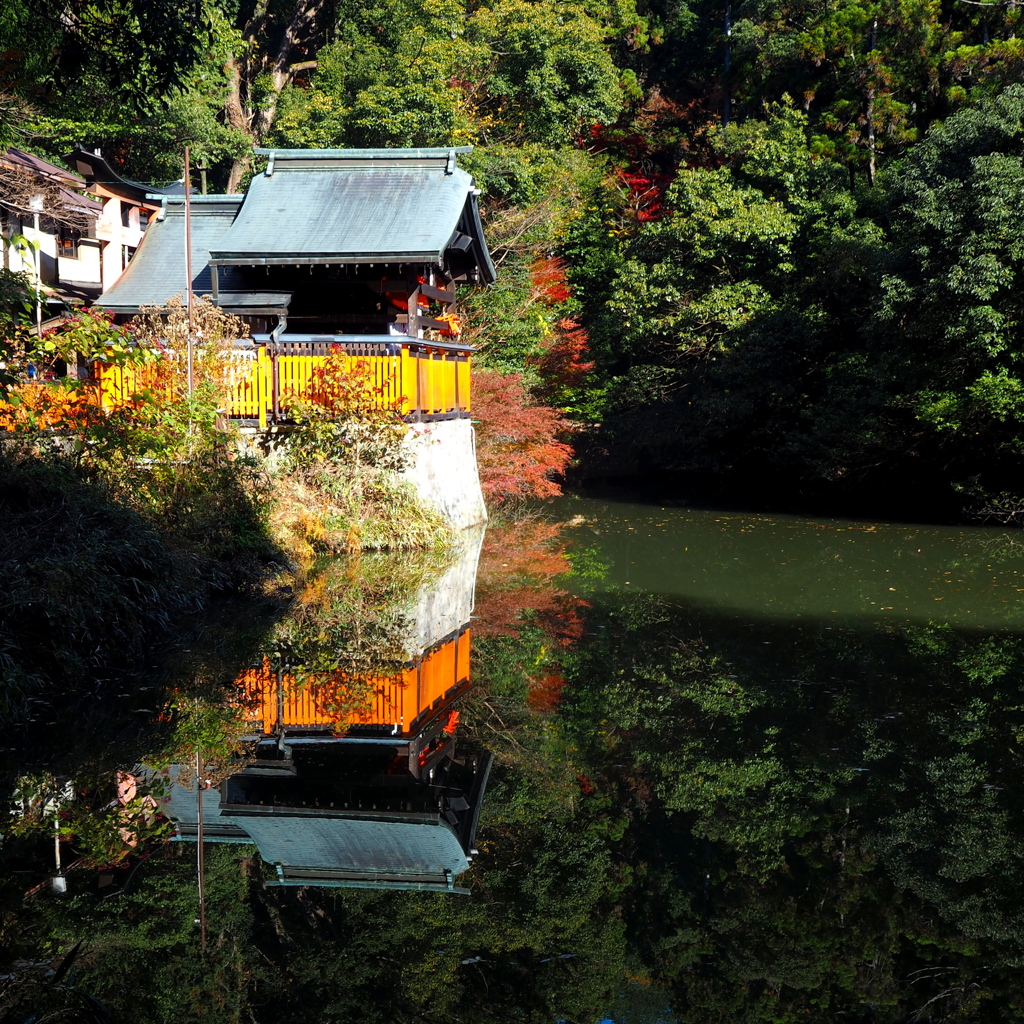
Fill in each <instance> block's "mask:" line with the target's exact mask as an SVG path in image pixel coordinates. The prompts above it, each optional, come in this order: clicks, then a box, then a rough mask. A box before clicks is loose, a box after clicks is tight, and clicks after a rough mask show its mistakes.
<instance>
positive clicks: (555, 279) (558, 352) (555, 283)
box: [530, 256, 594, 405]
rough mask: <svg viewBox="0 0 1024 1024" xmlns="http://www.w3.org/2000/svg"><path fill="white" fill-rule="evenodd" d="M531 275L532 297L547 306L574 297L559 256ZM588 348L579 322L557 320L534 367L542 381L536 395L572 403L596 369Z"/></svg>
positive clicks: (543, 262) (535, 267) (547, 259)
mask: <svg viewBox="0 0 1024 1024" xmlns="http://www.w3.org/2000/svg"><path fill="white" fill-rule="evenodd" d="M530 276H531V280H532V282H533V294H534V296H535V298H536V300H537V301H538V302H540V303H543V304H544V305H545V306H559V305H561V304H562V303H563V302H566V301H567V300H568V299H570V298H572V286H571V285H570V284H569V279H568V276H567V274H566V266H565V260H563V259H561V258H560V257H558V256H542V257H540V258H539V259H537V260H536V261H535V262H534V264H533V266H532V267H531V268H530ZM589 345H590V338H589V336H588V335H587V330H586V328H585V327H583V325H582V324H581V323H580V322H579V321H578V320H576V319H574V318H573V317H570V316H563V317H561V318H560V319H558V320H556V321H555V323H554V330H553V331H552V335H551V340H550V342H549V344H548V346H547V348H546V349H545V351H544V353H543V354H542V355H541V356H540V357H539V358H537V359H535V360H534V364H533V365H534V366H536V368H537V370H538V371H539V372H540V375H541V378H542V380H543V385H542V386H541V387H540V388H539V389H538V392H537V393H538V395H539V396H540V397H541V398H543V399H544V400H545V401H548V402H553V403H554V404H556V405H567V404H571V399H572V395H573V392H574V391H575V390H576V389H578V388H580V387H581V386H582V384H583V381H584V378H585V376H586V374H587V373H588V372H589V371H590V370H592V369H593V368H594V364H593V362H592V361H591V362H587V361H586V359H585V356H586V354H587V352H588V351H589Z"/></svg>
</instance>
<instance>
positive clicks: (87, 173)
mask: <svg viewBox="0 0 1024 1024" xmlns="http://www.w3.org/2000/svg"><path fill="white" fill-rule="evenodd" d="M64 159H65V160H67V162H68V163H69V164H71V166H72V167H74V168H75V169H76V170H77V171H78V172H79V173H80V174H81V175H82V176H83V177H84V178H85V179H86V181H87V183H88V185H92V184H93V183H95V184H98V185H102V186H103V187H104V188H106V189H108V190H109V191H110V192H112V193H113V194H114V195H116V196H121V197H122V198H124V199H129V200H131V201H132V202H136V203H144V202H145V201H146V197H147V195H149V194H150V193H154V194H157V195H161V196H183V195H184V194H185V186H184V185H183V184H182V182H180V181H176V182H174V183H173V184H172V185H168V186H166V187H163V188H161V187H159V186H156V185H146V184H144V183H143V182H141V181H132V180H131V179H130V178H122V177H121V175H120V174H118V173H117V171H115V170H114V168H113V167H111V166H110V163H109V162H108V161H107V160H106V158H105V157H103V156H101V155H100V154H99V153H90V152H89V151H88V150H85V149H76V150H75V152H74V153H69V154H68V155H67V156H66V157H64ZM152 203H153V201H152V200H150V205H152Z"/></svg>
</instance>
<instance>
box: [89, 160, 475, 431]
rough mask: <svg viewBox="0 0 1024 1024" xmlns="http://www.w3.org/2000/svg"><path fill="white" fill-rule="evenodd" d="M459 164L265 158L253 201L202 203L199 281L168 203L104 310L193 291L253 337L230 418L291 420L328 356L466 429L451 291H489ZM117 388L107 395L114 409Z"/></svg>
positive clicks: (112, 383) (425, 417) (196, 245)
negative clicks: (290, 407) (362, 364)
mask: <svg viewBox="0 0 1024 1024" xmlns="http://www.w3.org/2000/svg"><path fill="white" fill-rule="evenodd" d="M469 148H470V147H463V148H460V149H394V150H390V149H388V150H257V153H258V154H259V155H261V156H265V157H266V158H267V167H266V170H265V171H264V172H263V173H262V174H260V175H257V177H256V178H254V179H253V182H252V184H251V185H250V187H249V191H248V192H247V193H246V194H245V195H244V196H203V197H194V198H193V199H192V201H191V210H192V214H191V216H192V232H191V238H192V244H191V254H192V271H193V276H192V280H191V281H190V282H189V281H186V275H185V258H184V252H185V210H184V198H183V197H182V198H181V199H180V200H179V199H175V198H174V197H169V196H164V197H163V199H162V200H161V203H162V205H161V209H160V212H159V214H158V215H157V217H156V220H155V222H154V223H153V224H152V225H151V226H150V228H149V230H148V232H147V234H146V238H145V240H144V243H143V244H142V245H141V246H140V248H139V251H138V253H137V255H136V256H135V258H134V259H133V260H132V263H131V264H130V265H129V267H128V269H127V270H126V271H125V273H124V274H123V275H122V276H121V277H120V279H119V280H118V281H117V282H116V284H115V285H114V286H113V287H111V288H109V289H108V290H107V291H105V292H104V293H103V295H102V296H101V297H100V299H99V302H98V303H97V304H98V305H99V306H102V307H104V308H106V309H109V310H111V311H113V312H114V313H117V314H119V315H121V316H123V317H128V316H131V315H134V314H136V313H137V312H138V311H139V309H140V308H141V307H143V306H161V305H163V304H164V303H166V302H167V301H168V300H169V299H170V298H171V297H172V296H174V295H175V294H183V293H184V292H185V290H186V286H189V285H190V286H191V289H192V291H193V293H194V294H195V295H197V296H204V295H205V296H208V297H209V298H210V300H211V301H213V302H214V303H216V304H217V305H219V306H221V308H223V309H224V310H225V311H227V312H231V313H234V314H237V315H239V316H241V317H243V319H244V320H245V321H246V322H247V323H248V325H249V327H250V329H251V331H252V333H253V337H254V341H255V346H256V349H257V350H258V351H257V353H256V355H257V361H258V362H259V361H264V362H265V365H260V366H254V367H253V375H252V378H251V379H249V380H246V381H243V382H241V383H240V385H239V389H238V394H237V395H236V396H235V397H234V398H233V400H232V402H231V407H230V410H229V413H230V415H231V416H232V417H234V418H235V419H239V420H242V421H247V422H249V423H251V424H253V425H258V426H261V427H263V426H267V425H272V424H273V423H276V422H284V421H286V420H287V413H286V412H284V411H283V410H284V408H285V406H286V404H287V403H286V401H284V399H286V398H287V397H288V395H289V394H292V393H295V392H297V391H299V390H301V389H302V388H303V387H304V386H306V385H307V384H308V381H309V378H310V375H311V371H312V368H313V367H314V366H315V365H316V364H315V360H317V359H318V358H323V357H324V356H325V355H326V353H327V352H329V351H330V350H331V349H332V348H341V349H343V350H345V351H347V352H350V353H351V354H352V355H354V356H359V357H361V358H371V359H381V360H388V361H389V363H388V367H387V376H388V379H389V380H390V381H391V382H392V383H391V385H390V391H393V392H394V395H390V393H389V395H388V397H389V399H391V398H394V397H404V398H405V399H406V401H405V403H404V405H403V409H402V411H403V413H404V414H405V415H407V416H408V417H409V418H410V419H416V420H418V421H421V422H422V421H429V420H435V419H450V418H458V417H460V416H466V417H468V415H469V411H470V409H469V393H468V389H469V377H468V373H469V370H468V356H469V349H468V348H467V347H466V346H465V345H462V344H460V342H459V333H460V322H459V317H458V305H457V289H458V288H459V287H461V286H462V285H465V284H490V283H492V282H493V281H494V277H495V270H494V265H493V263H492V262H491V257H490V254H489V252H488V250H487V245H486V242H485V240H484V236H483V227H482V225H481V222H480V212H479V208H478V206H477V189H476V188H475V187H474V185H473V180H472V177H471V176H470V175H469V174H468V173H466V172H465V171H464V170H462V169H461V168H460V167H458V165H457V157H458V154H459V153H465V152H468V151H469ZM130 387H131V382H130V381H129V382H126V383H125V384H124V385H123V386H122V385H121V383H120V378H119V377H118V376H117V374H113V375H111V377H110V380H109V382H108V383H107V385H106V388H105V389H106V390H107V391H109V392H110V400H111V401H114V402H116V401H118V400H119V397H118V396H119V393H120V391H121V390H124V389H125V388H127V389H130Z"/></svg>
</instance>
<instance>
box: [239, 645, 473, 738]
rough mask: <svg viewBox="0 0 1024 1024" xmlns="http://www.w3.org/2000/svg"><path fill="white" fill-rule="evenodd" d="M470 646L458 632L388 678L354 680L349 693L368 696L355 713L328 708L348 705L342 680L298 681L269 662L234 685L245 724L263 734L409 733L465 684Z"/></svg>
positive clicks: (467, 676) (363, 698) (374, 677)
mask: <svg viewBox="0 0 1024 1024" xmlns="http://www.w3.org/2000/svg"><path fill="white" fill-rule="evenodd" d="M469 642H470V641H469V630H468V629H467V630H463V631H462V632H461V633H460V634H458V635H457V636H456V637H453V638H452V639H450V640H448V641H446V642H445V643H443V644H441V645H439V646H438V647H436V648H434V649H433V650H432V651H430V652H429V653H428V654H426V655H425V656H424V657H423V658H422V660H420V661H418V662H416V663H415V664H413V665H409V666H406V667H404V668H402V669H400V670H399V671H396V672H395V673H394V674H392V675H374V676H371V677H369V678H365V679H359V680H358V683H359V686H358V687H357V688H353V693H355V692H360V691H362V690H363V688H364V687H366V686H369V693H368V694H366V695H365V697H360V698H359V699H358V701H357V703H359V704H361V705H362V706H361V707H359V708H358V710H355V711H349V712H343V711H337V710H332V705H336V704H337V703H348V702H347V701H345V700H344V697H345V692H344V691H345V679H344V677H343V676H342V677H339V678H334V677H330V678H324V679H321V680H319V681H318V680H317V679H316V678H315V677H314V678H313V679H310V680H305V681H304V682H301V683H300V682H297V681H296V679H295V676H294V675H293V674H292V673H290V672H287V671H283V670H275V669H273V668H272V667H271V664H270V661H269V660H268V659H264V661H263V663H262V664H261V665H259V666H257V667H254V668H250V669H248V670H246V671H245V672H244V673H243V674H242V675H241V676H240V677H239V679H238V686H239V688H240V690H241V691H242V697H243V702H244V705H245V707H246V709H247V712H248V717H249V720H250V722H251V723H252V724H253V726H254V727H255V728H256V729H257V730H258V731H259V732H261V733H263V735H266V736H269V735H272V734H273V733H274V732H275V731H276V730H277V729H279V728H283V727H284V728H291V729H324V730H327V731H331V732H334V733H344V732H346V731H347V730H348V729H351V728H352V727H356V726H378V727H381V728H382V729H386V730H387V731H388V732H389V733H391V734H396V735H400V734H409V733H411V732H412V731H413V730H414V729H416V728H418V727H419V726H421V725H422V724H424V723H425V722H427V721H429V720H430V718H431V717H432V714H434V713H437V712H439V711H440V710H443V709H444V708H445V707H447V705H448V703H449V701H450V699H451V698H452V696H453V695H454V694H456V693H457V692H461V689H462V688H463V687H464V686H465V685H466V684H467V683H468V682H469ZM339 698H341V699H340V700H339ZM396 727H397V731H396Z"/></svg>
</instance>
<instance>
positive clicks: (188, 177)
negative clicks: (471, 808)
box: [185, 146, 201, 845]
mask: <svg viewBox="0 0 1024 1024" xmlns="http://www.w3.org/2000/svg"><path fill="white" fill-rule="evenodd" d="M191 182H192V171H191V168H190V166H189V151H188V146H186V147H185V277H186V281H185V296H186V302H187V303H188V338H187V340H186V342H185V353H186V358H187V359H188V397H189V398H191V397H192V392H193V391H194V390H195V378H194V375H193V370H192V363H193V357H192V345H193V342H192V330H193V326H194V324H193V309H192V305H193V296H192V200H191V195H190V193H191V191H192V186H191ZM200 845H201V844H200Z"/></svg>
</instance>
